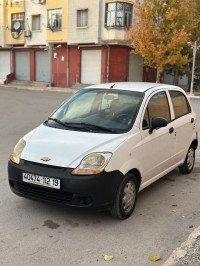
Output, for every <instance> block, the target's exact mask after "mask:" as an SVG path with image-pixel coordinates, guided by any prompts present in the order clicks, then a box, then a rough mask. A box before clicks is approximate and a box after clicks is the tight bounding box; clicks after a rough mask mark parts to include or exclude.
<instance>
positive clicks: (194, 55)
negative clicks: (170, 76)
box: [190, 41, 200, 94]
mask: <svg viewBox="0 0 200 266" xmlns="http://www.w3.org/2000/svg"><path fill="white" fill-rule="evenodd" d="M191 47H192V49H193V64H192V80H191V87H190V94H193V87H194V72H195V61H196V54H197V50H198V49H199V48H200V46H197V42H196V41H195V43H194V45H191Z"/></svg>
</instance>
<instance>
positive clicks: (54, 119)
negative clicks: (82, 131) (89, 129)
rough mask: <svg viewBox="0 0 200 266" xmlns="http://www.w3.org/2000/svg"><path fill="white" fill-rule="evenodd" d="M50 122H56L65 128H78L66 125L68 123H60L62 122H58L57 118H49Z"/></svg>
mask: <svg viewBox="0 0 200 266" xmlns="http://www.w3.org/2000/svg"><path fill="white" fill-rule="evenodd" d="M49 120H52V121H55V122H56V123H58V124H60V125H62V126H64V127H70V128H77V127H76V126H72V125H68V124H66V123H64V122H62V121H60V120H58V119H56V118H53V117H48V121H49Z"/></svg>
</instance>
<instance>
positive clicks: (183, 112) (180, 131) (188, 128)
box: [169, 90, 195, 162]
mask: <svg viewBox="0 0 200 266" xmlns="http://www.w3.org/2000/svg"><path fill="white" fill-rule="evenodd" d="M169 94H170V98H171V102H172V106H173V113H174V114H173V116H174V117H173V126H174V129H175V134H176V145H175V156H174V160H175V161H176V162H180V161H181V160H183V159H184V158H185V156H186V153H187V151H188V149H189V146H190V144H191V141H192V139H191V138H192V136H193V132H194V130H195V116H194V114H193V112H191V106H190V104H189V102H188V100H187V98H186V96H185V95H184V94H183V93H182V92H181V91H178V90H169Z"/></svg>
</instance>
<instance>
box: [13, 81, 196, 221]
mask: <svg viewBox="0 0 200 266" xmlns="http://www.w3.org/2000/svg"><path fill="white" fill-rule="evenodd" d="M197 146H198V139H197V129H196V115H195V113H194V111H193V109H192V106H191V105H190V102H189V100H188V98H187V96H186V94H185V92H184V91H183V90H182V89H181V88H179V87H175V86H171V85H164V84H154V83H113V84H111V83H108V84H101V85H95V86H90V87H87V88H85V89H83V90H81V91H79V92H78V93H76V94H75V95H73V96H72V97H71V98H69V99H68V100H67V101H66V102H64V103H63V104H62V105H61V106H60V107H59V108H58V109H57V110H56V111H55V112H54V113H53V114H52V115H50V116H49V117H48V118H47V120H46V121H44V123H43V124H42V125H40V126H39V127H37V128H36V129H34V130H33V131H31V132H29V133H28V134H27V135H25V136H24V137H23V138H22V139H21V140H20V141H19V142H18V143H17V144H16V146H15V147H14V149H13V151H12V153H11V156H10V160H9V163H8V176H9V185H10V188H11V190H12V191H13V192H14V193H16V194H17V195H19V196H23V197H26V198H29V199H36V200H41V201H44V202H51V203H57V204H61V205H66V206H74V207H79V208H92V209H99V210H100V209H109V210H110V212H111V214H112V216H113V217H116V218H119V219H126V218H128V217H129V216H130V215H131V214H132V212H133V210H134V208H135V204H136V200H137V194H138V191H140V190H142V189H144V188H145V187H147V186H148V185H150V184H151V183H153V182H155V181H156V180H158V179H159V178H161V177H162V176H164V175H166V174H167V173H169V172H170V171H172V170H173V169H175V168H176V167H179V170H180V172H181V173H182V174H189V173H190V172H191V171H192V169H193V166H194V162H195V150H196V148H197Z"/></svg>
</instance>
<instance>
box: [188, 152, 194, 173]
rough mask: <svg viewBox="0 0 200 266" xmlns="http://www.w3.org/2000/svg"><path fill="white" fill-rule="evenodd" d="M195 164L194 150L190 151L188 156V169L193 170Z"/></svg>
mask: <svg viewBox="0 0 200 266" xmlns="http://www.w3.org/2000/svg"><path fill="white" fill-rule="evenodd" d="M193 164H194V151H193V149H189V151H188V156H187V167H188V169H189V170H190V169H192V167H193Z"/></svg>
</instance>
